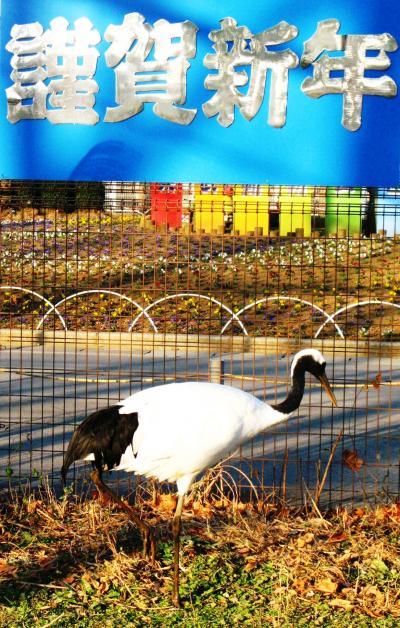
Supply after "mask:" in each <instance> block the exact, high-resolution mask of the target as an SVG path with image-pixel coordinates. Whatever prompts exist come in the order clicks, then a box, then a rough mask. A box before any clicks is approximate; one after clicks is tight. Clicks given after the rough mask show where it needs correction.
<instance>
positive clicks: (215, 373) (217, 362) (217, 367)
mask: <svg viewBox="0 0 400 628" xmlns="http://www.w3.org/2000/svg"><path fill="white" fill-rule="evenodd" d="M224 375H225V364H224V361H223V360H222V358H221V356H219V355H212V356H211V357H210V365H209V379H210V382H212V383H213V384H223V383H224Z"/></svg>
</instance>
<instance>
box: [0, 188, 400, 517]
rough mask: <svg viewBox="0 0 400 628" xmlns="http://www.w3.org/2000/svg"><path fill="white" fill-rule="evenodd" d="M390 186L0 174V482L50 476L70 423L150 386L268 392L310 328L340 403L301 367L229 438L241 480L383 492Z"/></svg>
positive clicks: (261, 490)
mask: <svg viewBox="0 0 400 628" xmlns="http://www.w3.org/2000/svg"><path fill="white" fill-rule="evenodd" d="M399 204H400V190H397V189H377V188H373V189H372V188H368V189H366V188H311V187H301V188H299V187H296V188H294V187H287V186H248V185H247V186H244V185H243V186H239V185H217V184H215V185H214V184H182V185H177V184H174V185H169V184H157V183H152V184H142V183H121V182H105V183H88V182H83V183H80V182H79V183H78V182H73V183H72V182H44V181H5V180H3V181H1V182H0V247H1V256H0V272H1V278H0V347H1V350H0V390H1V397H0V456H1V465H0V486H1V487H2V488H3V489H4V490H7V488H8V487H9V486H10V485H11V486H19V485H21V484H22V485H23V484H24V483H26V482H29V483H30V486H35V485H36V484H37V483H38V482H41V481H43V478H44V477H45V476H46V477H48V478H49V481H50V483H51V485H53V486H54V487H55V488H56V489H57V488H58V487H59V482H60V466H61V461H62V454H63V451H64V450H65V448H66V445H67V443H68V440H69V438H70V435H71V433H72V430H73V427H74V425H76V424H77V423H78V422H80V421H81V420H82V419H83V418H84V417H85V416H86V415H87V413H89V412H90V411H92V410H94V409H96V408H98V407H101V406H105V405H107V404H111V403H114V402H116V401H118V400H119V399H121V398H123V397H125V396H127V395H128V394H131V393H132V392H134V391H135V390H138V389H140V388H143V387H146V386H152V385H155V384H158V383H162V382H169V381H183V380H188V379H191V380H207V379H212V380H213V381H222V382H223V383H225V384H229V385H233V386H240V387H242V388H244V389H246V390H248V391H250V392H252V393H254V394H256V395H257V396H259V397H260V398H262V399H265V400H267V401H269V402H272V401H276V400H277V399H281V398H282V397H283V396H284V395H285V394H286V391H287V387H288V383H289V373H290V371H289V366H290V360H291V356H292V354H293V353H294V352H295V351H296V350H297V349H299V348H301V347H306V346H315V347H318V348H320V349H322V351H323V353H324V354H325V355H326V358H327V360H328V374H329V377H330V379H331V381H332V382H333V385H334V388H335V392H336V396H337V398H338V401H339V407H338V408H337V409H333V408H332V407H331V406H330V404H329V402H328V401H325V399H324V398H323V397H322V396H321V391H320V389H319V387H318V386H316V385H314V384H313V383H312V382H311V381H309V382H308V384H307V391H306V395H305V398H304V400H303V403H302V405H301V407H300V409H299V411H298V412H297V413H296V415H295V416H294V417H293V418H291V419H290V420H289V422H288V423H287V424H284V425H279V426H277V427H276V428H275V429H274V430H273V431H271V432H268V433H266V434H265V435H262V436H260V437H258V438H257V439H255V440H254V441H253V442H251V443H249V444H248V445H246V446H244V447H243V448H242V449H241V451H240V452H236V453H235V454H234V455H233V458H232V459H231V460H230V461H229V463H228V465H229V467H227V468H229V473H231V474H233V477H234V479H235V482H236V486H237V489H238V490H239V491H240V493H241V496H242V498H245V497H246V496H251V495H254V493H255V492H257V494H258V496H259V497H261V498H266V497H267V496H269V497H270V498H271V499H274V498H279V497H280V498H282V497H285V498H287V499H290V500H291V501H292V502H293V503H299V502H301V501H303V502H304V501H307V500H309V499H310V496H311V497H312V496H313V498H315V497H317V498H319V500H320V501H321V502H322V503H323V504H324V505H339V504H345V503H353V504H354V503H359V502H360V501H382V500H387V499H396V498H397V497H398V493H399V454H398V452H399V436H400V413H399V412H400V411H399V402H398V400H397V392H398V389H399V388H398V387H399V384H400V377H399V373H398V369H397V359H398V355H399V353H400V351H399V349H400V344H399V341H400V312H399V309H400V278H399V272H398V264H399V260H400V257H399V256H400V207H399ZM398 234H399V235H398ZM188 420H190V419H189V418H188ZM232 467H235V468H236V471H232ZM325 471H327V473H325ZM75 473H76V478H78V479H79V478H82V477H84V475H85V471H84V470H82V468H81V467H78V468H77V469H76V471H75ZM120 488H121V490H126V485H125V481H124V480H123V481H122V485H121V487H120Z"/></svg>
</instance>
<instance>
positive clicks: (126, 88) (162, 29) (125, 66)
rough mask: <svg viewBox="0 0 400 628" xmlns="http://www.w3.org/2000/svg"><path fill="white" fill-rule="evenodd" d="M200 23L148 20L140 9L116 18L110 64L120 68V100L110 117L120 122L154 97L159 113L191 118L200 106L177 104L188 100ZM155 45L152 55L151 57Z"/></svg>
mask: <svg viewBox="0 0 400 628" xmlns="http://www.w3.org/2000/svg"><path fill="white" fill-rule="evenodd" d="M196 32H197V26H195V24H193V23H192V22H188V21H185V22H177V23H174V24H171V23H170V22H168V21H166V20H158V21H157V22H155V23H154V25H153V26H151V25H150V24H147V23H145V18H144V17H143V16H142V15H141V14H140V13H128V14H127V15H125V16H124V20H123V23H122V24H121V25H119V26H115V25H113V24H111V25H110V26H108V28H107V30H106V32H105V39H106V40H107V41H109V42H111V45H110V47H109V49H108V50H107V52H106V55H105V56H106V63H107V65H108V67H112V68H116V69H115V75H116V102H117V103H118V107H107V112H106V116H105V121H106V122H119V121H121V120H126V119H127V118H129V117H131V116H134V115H136V114H137V113H139V112H140V111H142V110H143V106H144V103H146V102H152V103H154V105H153V111H154V113H155V114H156V115H158V116H159V117H161V118H164V119H166V120H170V121H171V122H177V123H178V124H190V122H192V120H193V118H194V116H195V115H196V113H197V109H185V108H183V107H177V106H176V105H182V104H184V103H185V102H186V73H187V70H188V68H189V67H190V64H189V62H188V59H191V58H193V57H194V56H195V54H196ZM152 51H153V57H154V58H153V59H152V60H149V59H148V57H149V55H150V53H151V52H152Z"/></svg>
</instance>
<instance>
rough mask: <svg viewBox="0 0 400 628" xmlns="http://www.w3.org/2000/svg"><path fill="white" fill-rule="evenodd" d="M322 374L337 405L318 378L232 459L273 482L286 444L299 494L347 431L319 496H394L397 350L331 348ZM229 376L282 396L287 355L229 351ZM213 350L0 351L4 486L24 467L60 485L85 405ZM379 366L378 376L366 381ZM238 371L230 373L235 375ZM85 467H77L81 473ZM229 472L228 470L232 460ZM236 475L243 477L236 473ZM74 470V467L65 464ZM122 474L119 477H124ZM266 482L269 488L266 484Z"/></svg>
mask: <svg viewBox="0 0 400 628" xmlns="http://www.w3.org/2000/svg"><path fill="white" fill-rule="evenodd" d="M327 358H328V360H329V365H328V375H329V377H330V379H331V381H332V382H333V384H334V387H335V393H336V396H337V399H338V402H339V408H337V409H333V408H332V406H331V404H330V402H329V400H328V399H327V397H326V396H325V395H322V394H321V389H320V386H319V385H318V384H315V385H314V384H313V385H310V383H308V385H307V390H306V393H305V397H304V400H303V403H302V406H301V408H300V411H299V413H298V414H297V415H296V416H295V417H293V418H292V419H291V420H290V421H289V423H288V424H287V425H284V424H282V425H280V426H277V427H276V428H275V430H274V431H272V432H269V433H267V434H265V435H261V436H259V437H258V438H256V439H255V440H254V441H253V442H251V443H249V444H248V445H246V446H245V447H243V448H242V450H241V451H240V452H236V454H235V455H234V456H233V458H232V460H230V461H229V465H233V466H236V467H237V468H238V469H240V470H241V471H242V472H243V473H245V474H246V475H247V476H249V477H250V478H251V480H252V482H253V483H254V484H255V485H256V486H260V485H264V486H269V487H272V488H271V489H269V490H279V487H280V484H281V479H282V472H283V467H284V459H285V451H286V449H287V451H288V463H287V469H286V471H287V495H288V496H290V497H291V498H292V499H293V500H296V501H297V502H298V501H300V500H301V499H304V497H305V495H306V494H307V489H308V490H310V491H313V490H314V488H315V485H316V477H317V468H318V465H320V467H321V469H322V471H323V469H324V466H325V464H326V462H327V460H328V457H329V453H330V451H331V448H332V446H333V444H334V442H335V440H336V438H337V436H338V434H339V433H340V431H341V430H343V431H344V435H343V438H342V440H341V441H340V444H339V446H338V449H337V451H336V455H335V457H334V462H333V465H332V469H331V473H330V474H329V476H328V481H327V483H326V485H325V490H324V493H323V499H322V501H323V503H328V502H329V500H330V499H331V500H332V502H333V503H338V501H349V500H350V501H351V500H352V499H354V500H355V501H360V500H362V499H364V498H368V499H370V500H373V499H375V497H377V498H378V499H379V500H382V499H384V498H385V496H386V497H387V495H389V494H390V495H391V496H392V497H393V496H395V497H396V496H397V492H398V483H399V440H400V403H399V402H400V397H399V395H400V387H397V386H393V385H389V384H390V382H392V381H395V380H397V381H400V372H399V369H398V367H397V368H396V361H397V359H393V358H392V359H391V358H384V357H381V358H379V357H371V356H370V357H369V359H367V358H366V357H356V356H351V355H350V354H349V355H347V354H343V353H341V354H339V355H336V356H335V358H334V360H333V358H332V357H330V359H329V356H327ZM224 361H225V383H226V384H231V385H233V386H241V387H243V388H245V389H246V390H249V391H251V392H253V393H254V394H256V395H257V396H259V397H260V398H263V399H266V400H267V401H270V402H272V401H274V400H275V399H281V398H283V397H284V396H285V392H286V383H287V380H288V358H287V356H286V355H269V356H267V358H265V357H264V356H259V355H257V356H253V354H234V355H225V356H224ZM208 371H209V355H208V353H207V352H203V353H199V354H195V353H187V354H186V353H184V352H183V351H179V350H177V351H176V352H175V353H172V352H171V353H169V354H166V353H165V354H164V352H161V351H160V352H158V353H154V352H153V351H152V352H147V353H143V355H134V356H131V354H130V353H128V352H126V353H125V352H124V351H123V350H119V351H117V350H102V349H99V350H94V349H91V350H76V351H74V350H71V349H69V350H68V352H65V351H64V350H63V349H62V348H61V347H60V348H56V349H53V348H52V347H51V346H47V345H45V346H44V347H39V346H36V347H33V348H31V347H25V348H20V349H12V350H10V349H5V350H2V351H0V392H1V395H0V458H1V462H0V487H3V488H4V487H7V485H8V480H7V477H6V467H7V466H8V467H9V468H10V469H12V472H13V475H12V478H11V481H12V483H14V484H16V483H17V482H18V481H19V480H21V479H23V480H24V479H26V478H28V477H29V476H32V475H33V476H34V478H35V477H37V476H43V475H46V476H48V477H49V479H50V482H51V483H52V484H53V485H54V486H55V487H56V488H57V487H59V470H60V467H61V463H62V454H63V450H64V449H65V447H66V445H67V443H68V440H69V438H70V435H71V433H72V430H73V426H74V424H76V423H77V422H79V421H81V420H82V419H83V418H84V417H85V416H86V415H87V414H88V413H89V412H90V411H92V410H94V409H96V408H97V407H101V406H106V405H108V404H112V403H114V402H116V401H118V400H119V399H121V398H124V397H126V396H127V395H129V394H130V393H132V392H134V391H136V390H139V389H140V388H142V387H145V386H151V385H154V384H158V383H163V382H164V381H184V380H186V379H189V378H190V379H193V380H198V379H203V380H204V379H208ZM378 373H381V377H382V385H381V386H380V387H379V388H374V387H373V386H370V387H369V388H368V390H365V389H363V388H362V386H361V385H362V384H365V383H367V382H370V381H372V380H373V379H374V377H375V376H376V375H377V374H378ZM231 374H233V375H234V378H232V377H231ZM344 449H350V450H354V449H357V452H358V454H359V456H361V458H363V459H364V460H365V461H366V463H367V464H366V465H365V466H364V467H363V468H362V469H361V471H360V472H359V473H354V472H352V471H350V470H349V469H347V468H346V467H344V466H343V465H342V462H341V459H342V452H343V450H344ZM85 471H87V467H79V468H77V469H76V475H75V477H78V478H82V477H83V476H84V474H85ZM229 471H231V469H230V468H229ZM233 474H234V476H235V480H236V481H237V482H238V484H240V485H242V486H244V487H246V486H248V481H247V480H246V479H245V477H244V476H243V475H242V474H241V473H240V472H239V471H236V472H235V471H234V472H233ZM70 477H71V479H72V477H73V473H72V472H71V476H70ZM123 477H124V476H123V474H121V478H123ZM267 492H268V491H267V490H266V493H267Z"/></svg>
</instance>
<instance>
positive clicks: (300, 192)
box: [279, 186, 313, 237]
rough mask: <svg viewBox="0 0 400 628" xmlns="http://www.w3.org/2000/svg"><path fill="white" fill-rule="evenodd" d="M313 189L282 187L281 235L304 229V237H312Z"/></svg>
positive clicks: (280, 208)
mask: <svg viewBox="0 0 400 628" xmlns="http://www.w3.org/2000/svg"><path fill="white" fill-rule="evenodd" d="M312 202H313V188H312V187H298V188H297V187H286V186H282V187H281V189H280V194H279V211H280V214H279V233H280V235H281V236H286V235H287V234H288V233H295V232H296V229H303V230H304V236H305V237H309V236H310V235H311V209H312Z"/></svg>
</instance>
